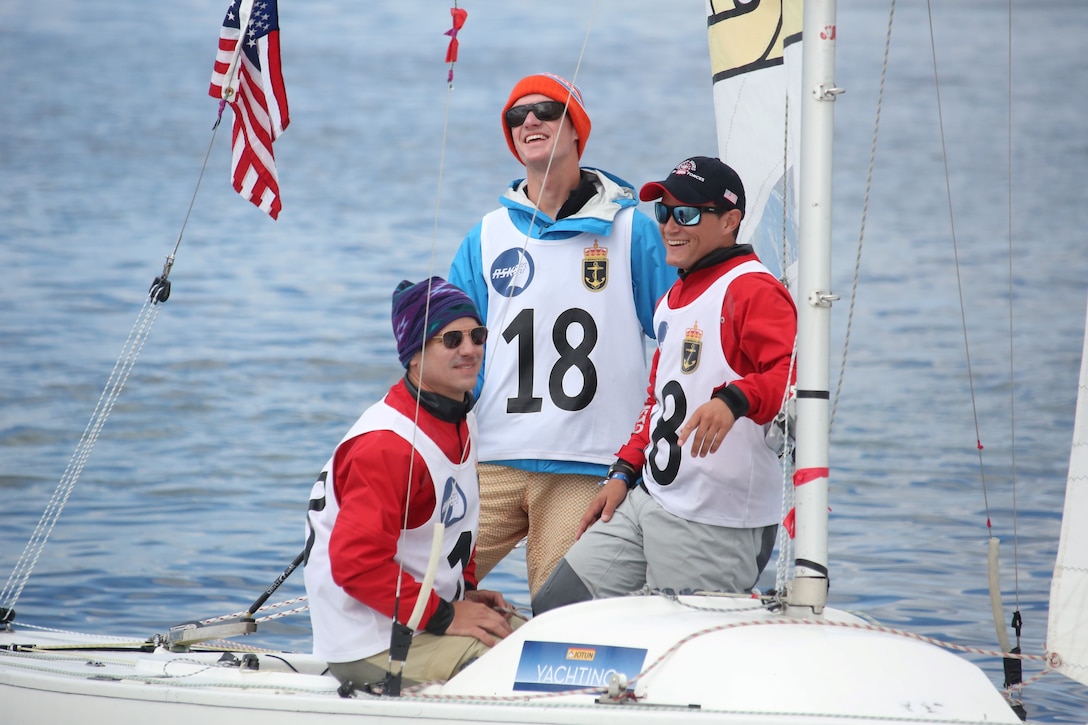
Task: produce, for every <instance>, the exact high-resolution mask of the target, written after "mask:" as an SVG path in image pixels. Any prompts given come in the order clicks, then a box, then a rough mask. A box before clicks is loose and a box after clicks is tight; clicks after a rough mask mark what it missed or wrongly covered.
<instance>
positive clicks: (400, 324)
mask: <svg viewBox="0 0 1088 725" xmlns="http://www.w3.org/2000/svg"><path fill="white" fill-rule="evenodd" d="M428 287H429V288H430V293H431V297H430V300H431V304H430V309H428V308H427V289H428ZM462 317H472V318H475V320H476V321H477V322H479V323H480V324H481V325H482V324H484V321H483V320H481V319H480V312H479V311H478V310H477V309H476V305H475V303H473V301H472V300H471V299H469V296H468V295H466V294H465V293H464V292H462V291H461V289H460V288H459V287H456V286H454V285H452V284H450V283H449V282H447V281H446V280H444V279H442V278H441V277H431V278H430V279H429V280H423V281H422V282H416V283H415V284H412V283H411V282H409V281H408V280H404V281H403V282H401V283H400V284H398V285H397V288H396V289H395V290H393V336H394V337H395V338H397V357H398V358H400V364H401V365H403V366H404V367H408V361H409V360H411V359H412V356H413V355H415V354H416V353H417V352H419V351H420V350H422V349H423V343H425V342H426V341H427V340H429V339H430V338H432V337H434V336H435V335H436V334H437V333H438V331H439V330H441V329H442V328H443V327H445V326H446V325H448V324H450V323H451V322H453V321H454V320H459V319H461V318H462ZM424 320H426V323H427V324H426V327H424V324H423V323H424Z"/></svg>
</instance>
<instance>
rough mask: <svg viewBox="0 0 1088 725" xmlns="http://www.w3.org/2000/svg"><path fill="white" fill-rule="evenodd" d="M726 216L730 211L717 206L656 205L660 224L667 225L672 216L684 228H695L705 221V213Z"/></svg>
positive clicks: (655, 213)
mask: <svg viewBox="0 0 1088 725" xmlns="http://www.w3.org/2000/svg"><path fill="white" fill-rule="evenodd" d="M704 211H705V212H709V213H711V214H724V213H725V212H727V211H729V209H723V208H720V207H716V206H669V205H668V204H665V203H663V202H660V201H659V202H657V203H655V204H654V216H655V217H657V223H658V224H665V223H666V222H668V221H669V217H670V216H671V217H672V218H673V219H675V220H676V223H677V224H679V225H680V226H682V227H693V226H695V225H696V224H698V223H699V222H700V221H702V219H703V212H704Z"/></svg>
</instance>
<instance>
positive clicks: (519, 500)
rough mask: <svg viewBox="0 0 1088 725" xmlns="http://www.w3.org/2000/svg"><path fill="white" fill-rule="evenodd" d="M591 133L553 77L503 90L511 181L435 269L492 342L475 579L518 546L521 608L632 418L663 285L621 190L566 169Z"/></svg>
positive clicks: (575, 163) (665, 277)
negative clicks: (518, 171) (444, 264)
mask: <svg viewBox="0 0 1088 725" xmlns="http://www.w3.org/2000/svg"><path fill="white" fill-rule="evenodd" d="M591 128H592V125H591V123H590V119H589V113H588V112H587V110H586V105H585V100H584V98H583V96H582V92H581V90H580V89H579V88H578V87H577V86H576V85H574V84H573V83H571V82H570V81H568V80H567V79H565V78H561V77H560V76H557V75H555V74H552V73H536V74H533V75H529V76H526V77H524V78H522V79H521V80H520V81H518V82H517V83H516V84H515V85H514V88H513V90H511V92H510V95H509V97H508V98H507V100H506V103H505V105H504V106H503V108H502V131H503V137H504V139H505V141H506V144H507V146H508V147H509V148H510V152H511V153H512V154H513V155H514V157H515V158H516V159H517V160H518V163H520V164H522V165H523V166H524V167H525V178H524V179H517V180H515V181H514V182H513V183H511V184H509V185H508V186H507V188H506V190H505V192H504V193H503V195H502V196H501V197H500V198H499V201H500V203H501V204H502V206H500V207H499V208H498V209H496V210H495V211H492V212H490V213H489V214H487V215H486V216H484V218H483V220H482V221H481V222H480V223H479V224H477V225H476V227H475V228H474V229H472V231H470V232H469V233H468V235H467V236H466V237H465V239H464V241H463V242H462V243H461V247H460V248H459V249H458V250H457V254H456V256H455V257H454V260H453V263H452V265H451V267H450V281H451V282H453V283H454V284H456V285H457V286H458V287H460V288H462V289H463V290H465V292H466V293H467V294H468V296H469V297H471V298H472V300H473V301H474V302H475V303H476V305H477V307H478V308H479V310H480V312H481V313H482V314H483V316H484V320H485V321H486V322H487V324H488V326H489V327H490V328H491V329H492V330H493V331H494V332H495V334H494V335H493V336H492V337H491V339H490V340H489V341H488V344H487V352H486V357H485V361H484V370H483V373H482V376H481V383H480V388H479V390H478V394H479V398H480V403H479V405H478V406H477V413H478V415H479V417H480V499H481V506H480V542H479V547H478V551H479V562H478V572H479V574H480V576H481V577H483V576H484V575H486V574H487V572H489V571H490V570H491V568H492V567H494V566H495V565H496V564H497V563H498V562H499V561H500V560H501V559H502V558H503V557H505V556H506V555H507V554H508V553H510V551H511V549H513V548H514V546H516V545H517V543H518V542H519V541H520V540H521V539H522V538H523V537H524V538H527V546H526V550H525V562H526V567H527V569H528V579H529V592H530V593H531V594H535V593H536V590H537V589H538V588H539V587H540V586H541V585H542V584H543V583H544V581H545V580H546V579H547V578H548V575H549V574H550V573H551V571H552V569H553V568H554V567H555V565H556V563H557V562H558V561H559V560H560V558H562V556H563V554H564V553H566V551H567V549H569V548H570V546H571V544H573V543H574V538H575V530H576V528H577V523H578V519H579V517H580V516H581V515H582V512H584V511H585V509H586V506H588V505H589V502H590V501H592V500H593V497H594V495H596V493H597V491H598V489H599V484H600V483H601V480H602V479H603V478H605V476H606V475H608V464H609V463H611V462H612V460H613V455H612V454H613V447H614V446H615V442H616V441H617V440H621V439H622V437H623V436H624V435H626V434H627V433H629V432H630V425H631V421H633V420H634V419H635V418H636V416H637V415H638V413H639V410H640V408H641V407H642V401H643V398H644V393H645V384H646V354H645V348H646V341H647V339H651V338H653V337H654V327H653V315H654V307H655V306H656V304H657V300H658V299H659V298H660V297H661V295H663V294H665V292H666V291H667V290H668V288H669V286H670V285H671V284H672V282H673V280H675V279H676V273H675V271H673V270H670V269H669V267H668V265H666V264H665V253H664V246H663V245H662V243H661V234H660V232H659V231H658V228H657V226H656V225H655V224H654V223H653V221H652V220H651V219H650V218H649V217H647V216H646V215H645V214H643V213H642V212H640V211H638V208H637V207H638V199H637V198H636V197H635V190H634V187H632V186H631V184H629V183H627V182H626V181H624V180H623V179H621V178H619V177H618V176H614V175H612V174H610V173H608V172H606V171H602V170H601V169H597V168H592V167H589V166H585V167H583V166H581V158H582V155H583V153H584V152H585V149H586V143H587V142H588V141H589V133H590V129H591Z"/></svg>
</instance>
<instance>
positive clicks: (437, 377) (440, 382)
mask: <svg viewBox="0 0 1088 725" xmlns="http://www.w3.org/2000/svg"><path fill="white" fill-rule="evenodd" d="M479 326H480V323H479V322H477V321H476V318H474V317H461V318H458V319H456V320H454V321H453V322H451V323H450V324H448V325H446V326H445V327H443V328H442V329H441V330H439V331H438V332H437V333H436V334H435V337H441V336H442V335H444V334H445V333H447V332H451V331H454V330H459V331H461V332H462V333H463V334H462V335H461V344H460V345H458V346H457V347H455V348H453V349H450V348H448V347H446V345H445V344H444V343H443V342H442V340H438V339H433V338H432V339H430V340H427V343H426V345H425V346H424V349H423V350H421V351H420V352H417V353H416V354H415V356H413V357H412V359H411V361H409V363H408V371H409V374H410V375H411V376H412V379H413V381H414V382H416V384H417V385H418V386H419V389H420V390H427V391H430V392H433V393H438V394H439V395H443V396H445V397H447V398H450V399H452V400H458V401H459V400H464V397H465V393H468V392H470V391H471V390H472V389H473V388H474V387H476V378H477V376H478V375H479V374H480V365H481V364H483V360H484V346H483V345H477V344H475V343H474V342H472V336H471V335H469V330H471V329H472V328H474V327H479ZM424 352H425V353H426V360H423V355H424ZM421 363H422V365H421ZM421 369H422V374H421V373H420V371H421Z"/></svg>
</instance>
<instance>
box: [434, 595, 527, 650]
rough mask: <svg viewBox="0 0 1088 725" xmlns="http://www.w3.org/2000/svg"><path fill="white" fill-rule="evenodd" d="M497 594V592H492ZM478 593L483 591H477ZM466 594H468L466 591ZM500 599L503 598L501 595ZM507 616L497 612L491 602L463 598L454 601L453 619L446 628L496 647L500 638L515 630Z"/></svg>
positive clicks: (450, 631)
mask: <svg viewBox="0 0 1088 725" xmlns="http://www.w3.org/2000/svg"><path fill="white" fill-rule="evenodd" d="M490 593H491V594H496V592H490ZM476 594H477V595H479V594H481V592H476ZM466 596H468V594H467V593H466ZM499 599H502V597H501V596H500V597H499ZM506 620H507V616H506V615H504V614H500V613H499V612H496V611H495V610H494V609H493V608H492V607H491V605H490V604H485V603H484V602H478V601H475V602H474V601H471V600H469V599H462V600H460V601H456V602H454V603H453V621H452V622H450V626H449V627H448V628H447V629H446V634H457V635H461V636H463V637H475V638H476V639H478V640H480V641H481V642H483V643H484V644H486V645H487V646H488V647H494V646H495V645H497V644H498V643H499V640H501V639H503V638H504V637H506V636H508V635H509V634H510V633H511V632H513V631H514V630H513V628H512V627H511V626H510V623H509V622H508V621H506Z"/></svg>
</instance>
